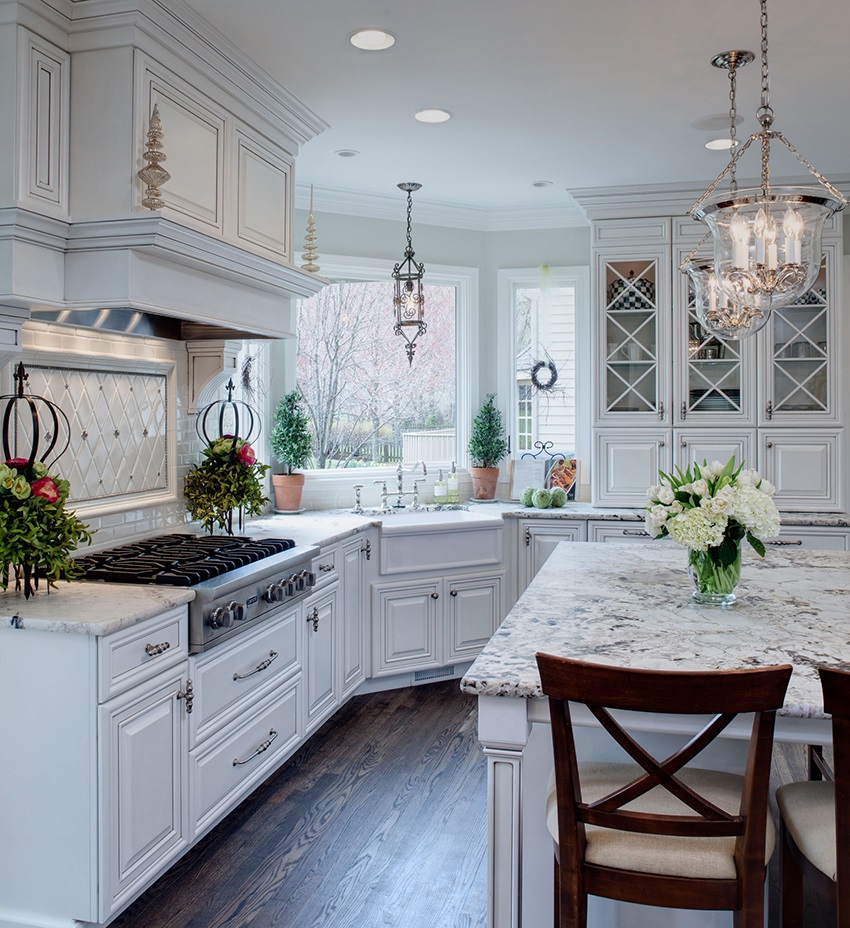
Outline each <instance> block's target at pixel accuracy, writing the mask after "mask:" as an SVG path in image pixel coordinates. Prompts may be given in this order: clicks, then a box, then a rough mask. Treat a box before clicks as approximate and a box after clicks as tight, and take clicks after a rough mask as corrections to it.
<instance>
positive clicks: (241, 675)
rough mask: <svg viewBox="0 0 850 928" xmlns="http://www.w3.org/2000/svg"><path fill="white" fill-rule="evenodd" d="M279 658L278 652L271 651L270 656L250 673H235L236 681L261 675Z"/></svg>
mask: <svg viewBox="0 0 850 928" xmlns="http://www.w3.org/2000/svg"><path fill="white" fill-rule="evenodd" d="M276 657H277V651H269V656H268V657H267V658H266V659H265V660H264V661H261V662H260V663H259V664H257V666H256V667H255V668H254V669H253V670H249V671H248V673H235V674H233V679H234V680H246V679H247V678H248V677H253V676H254V674H255V673H260V672H261V671H263V670H268V668H269V667H270V666H271V663H272V661H273V660H274V659H275V658H276Z"/></svg>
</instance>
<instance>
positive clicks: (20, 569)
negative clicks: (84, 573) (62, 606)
mask: <svg viewBox="0 0 850 928" xmlns="http://www.w3.org/2000/svg"><path fill="white" fill-rule="evenodd" d="M14 380H15V392H14V393H13V394H11V395H9V396H2V397H0V404H2V403H3V401H4V400H5V406H2V405H0V408H2V410H3V412H2V444H3V461H2V463H0V588H2V589H3V590H7V589H8V588H9V585H10V583H12V582H14V587H15V589H16V590H23V593H24V596H25V597H26V598H27V599H29V597H30V596H31V595H32V594H33V593H34V592H35V590H37V589H38V581H39V578H40V577H43V578H46V580H47V586H48V591H49V589H50V587H53V586H55V581H56V580H70V579H72V578H73V577H75V576H78V574H79V570H77V569H76V568H75V566H74V564H73V562H72V561H71V560H70V554H71V552H72V551H75V550H76V549H77V546H78V545H79V544H80V543H81V542H83V541H86V542H87V541H90V540H91V533H90V532H89V530H88V527H87V526H86V525H84V524H83V523H82V522H81V521H80V520H79V519H78V518H77V517H76V515H75V514H74V513H73V512H69V511H68V510H67V509H65V503H66V501H67V499H68V493H69V491H70V485H69V484H68V481H67V480H63V479H61V477H59V475H58V473H57V472H56V470H55V463H56V460H57V459H58V458H59V457H61V456H62V454H64V453H65V451H66V450H67V448H68V444H69V442H70V427H69V424H68V418H67V416H66V415H65V413H64V412H62V410H61V409H59V407H58V406H56V405H55V404H54V403H51V402H50V400H48V399H45V397H43V396H34V395H32V394H29V393H26V392H25V389H24V388H25V385H26V383H27V381H28V380H29V376H28V374H27V372H26V369H25V368H24V365H23V364H18V365H17V366H16V367H15V373H14ZM57 447H59V448H60V450H59V451H58V453H54V452H55V450H56V448H57Z"/></svg>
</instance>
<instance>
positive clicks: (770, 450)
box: [759, 428, 845, 512]
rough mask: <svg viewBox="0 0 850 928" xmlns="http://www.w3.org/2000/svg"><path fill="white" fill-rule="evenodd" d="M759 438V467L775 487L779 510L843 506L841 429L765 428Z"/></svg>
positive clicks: (813, 509) (827, 508)
mask: <svg viewBox="0 0 850 928" xmlns="http://www.w3.org/2000/svg"><path fill="white" fill-rule="evenodd" d="M759 438H760V442H761V447H760V454H759V470H760V472H761V474H762V476H763V477H765V478H767V479H768V480H769V481H770V482H771V483H772V484H774V485H775V486H776V494H775V496H774V501H775V503H776V505H777V507H778V508H779V509H780V510H789V511H796V512H826V511H840V510H842V509H843V504H844V492H843V468H842V465H843V459H844V454H843V444H844V441H845V436H844V434H843V431H841V430H838V429H789V428H782V429H780V428H766V429H760V430H759Z"/></svg>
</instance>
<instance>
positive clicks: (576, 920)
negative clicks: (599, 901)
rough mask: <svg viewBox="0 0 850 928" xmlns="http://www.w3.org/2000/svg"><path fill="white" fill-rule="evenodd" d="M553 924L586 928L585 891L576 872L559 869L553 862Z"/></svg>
mask: <svg viewBox="0 0 850 928" xmlns="http://www.w3.org/2000/svg"><path fill="white" fill-rule="evenodd" d="M555 873H556V876H555V879H556V881H557V882H556V883H555V912H556V915H555V926H556V928H587V893H586V892H584V889H583V885H582V880H581V878H580V876H579V875H578V874H567V875H566V876H565V875H564V873H563V872H562V871H561V868H560V867H559V865H558V862H557V861H556V862H555Z"/></svg>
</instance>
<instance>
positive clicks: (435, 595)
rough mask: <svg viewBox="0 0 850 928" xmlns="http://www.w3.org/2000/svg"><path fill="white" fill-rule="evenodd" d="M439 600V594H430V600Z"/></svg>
mask: <svg viewBox="0 0 850 928" xmlns="http://www.w3.org/2000/svg"><path fill="white" fill-rule="evenodd" d="M439 598H440V594H439V593H432V594H431V599H439Z"/></svg>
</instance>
